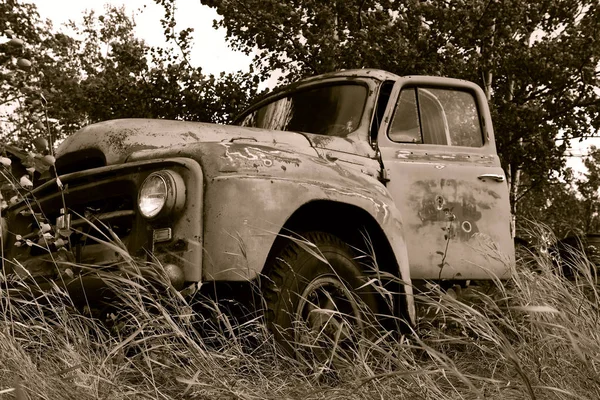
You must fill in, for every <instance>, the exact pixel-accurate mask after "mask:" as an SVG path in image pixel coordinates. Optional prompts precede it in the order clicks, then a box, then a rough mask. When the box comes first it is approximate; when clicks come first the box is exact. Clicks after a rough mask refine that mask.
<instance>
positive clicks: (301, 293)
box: [262, 232, 378, 360]
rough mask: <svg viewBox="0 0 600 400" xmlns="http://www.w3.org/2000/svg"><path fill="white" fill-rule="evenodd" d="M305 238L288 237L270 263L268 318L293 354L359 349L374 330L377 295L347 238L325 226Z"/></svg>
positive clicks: (264, 288) (266, 292)
mask: <svg viewBox="0 0 600 400" xmlns="http://www.w3.org/2000/svg"><path fill="white" fill-rule="evenodd" d="M304 239H305V240H301V239H286V240H287V243H286V244H285V245H283V247H282V248H281V250H280V251H279V252H278V254H277V255H276V256H274V257H272V258H271V260H270V262H269V264H268V265H267V268H266V271H265V274H266V276H265V279H264V281H265V283H264V284H263V285H262V291H263V295H264V299H265V303H266V319H267V324H268V325H269V327H270V328H271V330H272V331H273V332H274V334H275V336H276V338H277V339H278V341H279V342H280V343H281V345H282V346H283V347H284V349H285V350H287V351H288V352H290V353H292V355H295V356H298V355H299V354H300V353H302V352H304V351H307V350H308V351H310V352H311V353H312V354H315V355H317V356H318V358H323V357H327V359H330V360H331V359H332V358H333V356H334V355H336V356H339V355H341V353H348V352H352V351H356V349H357V347H356V345H357V343H358V342H359V341H360V339H361V338H363V337H365V335H367V334H368V332H371V331H372V330H373V326H374V317H373V316H374V315H375V314H376V313H377V311H378V306H377V304H378V303H377V297H376V294H375V292H374V290H372V288H371V287H370V285H366V282H367V281H366V280H365V279H364V277H363V276H362V273H361V268H360V266H359V265H358V263H357V262H356V260H355V256H354V253H353V251H352V249H351V248H350V247H349V246H348V245H347V244H345V243H344V242H342V241H341V240H340V239H339V238H338V237H336V236H334V235H332V234H329V233H324V232H308V233H306V234H305V235H304ZM333 351H335V352H337V354H331V353H332V352H333ZM349 355H351V354H346V355H345V356H346V357H347V356H349Z"/></svg>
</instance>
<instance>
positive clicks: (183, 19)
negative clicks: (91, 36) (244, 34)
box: [26, 0, 251, 74]
mask: <svg viewBox="0 0 600 400" xmlns="http://www.w3.org/2000/svg"><path fill="white" fill-rule="evenodd" d="M26 1H30V2H32V3H35V4H36V6H37V8H38V10H39V13H40V16H41V17H42V18H49V19H50V20H51V21H52V22H53V24H54V27H55V28H59V27H60V26H61V25H62V24H63V23H65V22H67V21H68V20H74V21H79V20H81V15H82V13H83V12H84V11H85V10H90V9H92V10H96V11H97V12H98V13H103V11H104V5H105V4H112V5H117V6H121V5H125V8H126V10H127V12H128V14H129V15H134V16H135V21H136V25H137V27H136V33H137V36H138V37H140V38H142V39H144V40H145V41H146V43H148V44H149V45H151V46H161V45H164V43H165V40H164V36H163V30H162V27H161V25H160V19H161V18H162V17H163V15H164V12H163V9H162V7H161V6H158V5H157V4H156V3H154V1H152V0H26ZM176 4H177V14H176V20H177V24H178V25H177V29H178V30H181V29H185V28H188V27H192V28H194V48H193V52H192V57H191V60H190V62H191V63H192V64H193V65H194V66H199V67H202V70H203V72H204V73H212V74H218V73H219V72H221V71H226V72H234V71H239V70H244V71H247V70H248V66H249V65H250V62H251V57H248V56H246V55H245V54H243V53H241V52H234V51H233V50H231V49H230V48H229V47H228V46H227V44H226V42H225V30H223V29H220V30H218V31H217V30H215V29H213V27H212V22H213V20H214V19H218V18H219V16H218V14H217V13H216V12H215V11H214V9H211V8H209V7H206V6H203V5H201V4H200V0H179V1H177V3H176ZM144 5H145V7H144Z"/></svg>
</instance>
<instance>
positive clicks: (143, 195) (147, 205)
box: [138, 173, 169, 218]
mask: <svg viewBox="0 0 600 400" xmlns="http://www.w3.org/2000/svg"><path fill="white" fill-rule="evenodd" d="M168 195H169V194H168V188H167V181H166V180H165V178H163V177H162V176H161V175H160V174H158V173H153V174H150V175H149V176H148V177H147V178H146V180H145V181H144V183H142V187H141V188H140V194H139V199H138V207H139V209H140V212H141V213H142V215H143V216H144V217H146V218H153V217H156V216H157V215H158V214H159V213H160V212H161V211H162V209H163V207H164V206H165V204H166V203H167V196H168Z"/></svg>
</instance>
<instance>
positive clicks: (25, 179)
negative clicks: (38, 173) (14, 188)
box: [19, 175, 33, 189]
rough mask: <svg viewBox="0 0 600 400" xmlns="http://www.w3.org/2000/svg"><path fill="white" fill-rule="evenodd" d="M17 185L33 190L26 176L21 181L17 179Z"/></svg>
mask: <svg viewBox="0 0 600 400" xmlns="http://www.w3.org/2000/svg"><path fill="white" fill-rule="evenodd" d="M19 184H20V185H21V186H22V187H23V188H25V189H33V182H31V179H29V177H28V176H27V175H23V176H22V177H21V179H19Z"/></svg>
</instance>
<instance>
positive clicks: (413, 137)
mask: <svg viewBox="0 0 600 400" xmlns="http://www.w3.org/2000/svg"><path fill="white" fill-rule="evenodd" d="M390 139H391V140H392V141H394V142H404V143H423V141H422V140H421V127H420V124H419V112H418V110H417V96H416V94H415V89H404V90H403V91H402V92H401V93H400V99H399V100H398V106H397V107H396V111H395V112H394V117H393V120H392V124H391V128H390Z"/></svg>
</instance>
